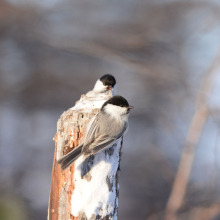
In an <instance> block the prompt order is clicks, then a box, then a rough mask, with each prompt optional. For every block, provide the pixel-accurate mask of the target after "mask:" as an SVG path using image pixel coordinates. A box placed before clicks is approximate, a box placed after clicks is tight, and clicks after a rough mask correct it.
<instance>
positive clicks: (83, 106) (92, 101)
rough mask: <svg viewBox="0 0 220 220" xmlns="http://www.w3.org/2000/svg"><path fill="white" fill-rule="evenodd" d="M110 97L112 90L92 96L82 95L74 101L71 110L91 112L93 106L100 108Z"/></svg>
mask: <svg viewBox="0 0 220 220" xmlns="http://www.w3.org/2000/svg"><path fill="white" fill-rule="evenodd" d="M111 97H112V91H111V90H109V91H107V92H105V93H98V94H97V95H96V96H94V97H87V96H86V95H82V96H81V98H80V100H79V101H78V102H76V105H75V106H74V107H72V108H71V110H76V111H82V110H83V112H91V111H92V110H93V109H95V108H101V107H102V105H103V104H104V102H106V101H107V100H108V99H109V98H111Z"/></svg>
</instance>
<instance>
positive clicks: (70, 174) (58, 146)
mask: <svg viewBox="0 0 220 220" xmlns="http://www.w3.org/2000/svg"><path fill="white" fill-rule="evenodd" d="M111 96H112V93H111V92H109V93H107V94H103V95H100V96H99V97H96V98H93V99H91V98H90V99H88V98H87V97H86V96H84V95H83V96H82V97H81V99H80V100H79V101H78V102H77V103H76V105H75V107H73V108H71V109H69V110H68V111H66V112H64V113H63V114H62V115H61V117H60V119H59V120H58V122H57V133H56V135H55V137H54V140H55V151H54V160H53V168H52V178H51V189H50V198H49V205H48V220H58V219H59V220H69V219H75V220H76V219H77V220H82V219H83V220H95V219H100V220H101V219H103V220H104V219H105V220H107V219H114V220H116V219H117V209H118V194H119V184H118V175H119V170H120V168H119V165H120V158H121V148H122V139H120V140H119V141H118V142H117V143H116V144H114V145H112V146H110V147H109V148H108V149H106V150H103V151H101V152H99V153H97V154H96V155H95V156H90V157H89V158H87V159H86V160H84V158H83V156H81V157H79V158H78V159H77V160H76V161H75V163H74V164H72V165H71V166H70V167H69V168H67V169H66V170H64V171H62V170H61V169H60V165H59V164H57V160H58V159H59V158H60V157H61V156H63V155H64V154H66V153H68V152H69V151H71V150H72V149H74V148H75V147H77V146H78V145H79V144H80V143H81V142H82V141H83V139H84V135H85V129H86V125H87V124H88V122H89V121H90V119H91V118H92V117H93V116H94V115H95V114H97V113H98V112H99V110H100V107H101V106H102V104H103V103H104V102H105V101H106V100H107V99H109V98H110V97H111Z"/></svg>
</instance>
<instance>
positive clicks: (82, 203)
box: [71, 139, 121, 220]
mask: <svg viewBox="0 0 220 220" xmlns="http://www.w3.org/2000/svg"><path fill="white" fill-rule="evenodd" d="M120 147H121V139H119V140H118V141H117V142H116V143H115V144H114V152H113V155H111V156H109V155H108V154H105V150H102V151H101V152H99V153H97V154H96V155H95V158H94V161H93V166H92V168H91V170H90V174H91V176H92V178H91V180H90V181H87V180H86V179H82V178H81V166H82V162H83V161H84V157H83V156H81V157H79V158H78V159H77V160H76V162H75V172H74V176H73V178H74V179H73V181H74V183H75V189H74V192H73V195H72V198H71V207H72V209H71V214H72V215H73V216H78V215H79V213H80V212H85V214H86V217H87V218H88V219H89V218H91V216H92V214H96V215H98V214H99V215H101V216H102V218H103V217H105V216H106V215H109V214H110V213H112V214H113V212H114V207H115V202H116V203H117V201H116V200H115V198H116V186H115V175H116V172H117V169H118V165H119V151H120ZM107 176H108V177H109V178H110V182H111V183H113V187H112V191H109V187H108V185H107V182H106V177H107ZM116 205H117V206H118V203H117V204H116ZM101 208H102V210H101ZM112 219H113V220H116V219H117V214H116V215H114V217H113V218H112Z"/></svg>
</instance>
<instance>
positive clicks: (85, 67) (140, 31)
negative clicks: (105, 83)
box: [0, 0, 220, 220]
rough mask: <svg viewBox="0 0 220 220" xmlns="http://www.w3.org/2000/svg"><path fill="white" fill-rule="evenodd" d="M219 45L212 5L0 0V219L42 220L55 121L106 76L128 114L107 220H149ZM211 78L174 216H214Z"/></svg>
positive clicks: (219, 104) (152, 0) (215, 126)
mask: <svg viewBox="0 0 220 220" xmlns="http://www.w3.org/2000/svg"><path fill="white" fill-rule="evenodd" d="M219 43H220V1H218V0H216V1H215V0H204V1H180V0H136V1H130V0H126V1H125V0H121V1H116V0H111V1H100V0H93V1H91V0H83V1H82V0H81V1H80V0H77V1H71V0H62V1H61V0H44V1H38V0H1V1H0V219H2V220H26V219H27V220H29V219H31V220H32V219H33V220H42V219H46V216H47V206H48V199H49V192H50V179H51V169H52V160H53V154H54V141H53V137H54V135H55V133H56V122H57V120H58V118H59V117H60V115H61V114H62V113H63V111H65V110H67V109H68V108H70V107H72V106H74V105H75V102H76V101H77V100H79V98H80V96H81V94H85V93H86V92H87V91H88V90H91V89H92V88H93V86H94V84H95V82H96V80H97V79H98V78H99V77H101V76H102V75H104V74H107V73H109V74H112V75H114V76H115V78H116V80H117V93H118V94H120V95H122V96H124V97H126V99H127V100H128V101H129V103H130V104H131V105H132V106H134V107H135V108H134V110H133V111H132V113H131V116H130V130H129V132H128V133H127V135H126V136H125V138H124V146H123V156H122V161H121V173H120V179H119V183H120V198H119V219H120V220H133V219H137V220H142V219H148V220H156V219H160V218H161V216H163V213H164V210H165V207H166V204H167V200H168V198H169V195H170V192H171V189H172V185H173V181H174V178H175V175H176V172H177V169H178V164H179V161H180V156H181V153H182V149H183V147H184V145H185V141H186V136H187V132H188V130H189V127H190V124H191V123H192V118H193V114H194V110H195V104H196V99H197V95H198V93H199V87H200V83H201V81H202V80H203V77H204V74H205V73H206V72H207V69H208V68H209V67H210V65H212V61H213V59H214V57H215V55H216V53H217V52H218V47H219ZM219 62H220V60H219ZM219 72H220V71H219ZM213 81H214V84H213V86H212V90H211V92H210V94H204V96H207V97H208V108H209V111H208V117H207V120H206V123H205V126H204V128H203V130H202V132H201V134H200V138H199V140H200V141H199V143H198V145H197V147H196V152H195V158H194V162H193V167H192V170H191V175H190V179H189V182H188V185H187V191H186V195H185V198H184V203H183V205H182V207H181V209H180V210H179V212H178V219H183V220H184V219H190V220H191V219H192V220H197V219H198V220H201V219H204V220H205V219H213V220H214V219H220V176H219V171H220V160H219V156H220V147H219V144H220V139H219V132H220V74H219V73H217V74H216V75H215V77H214V79H213ZM213 207H214V208H215V209H214V210H215V211H213ZM216 207H217V208H216ZM210 210H211V211H210ZM210 212H211V213H214V214H212V215H208V214H207V213H210ZM198 213H199V214H198ZM201 213H205V214H202V216H203V218H201V217H198V216H201ZM204 216H205V217H204Z"/></svg>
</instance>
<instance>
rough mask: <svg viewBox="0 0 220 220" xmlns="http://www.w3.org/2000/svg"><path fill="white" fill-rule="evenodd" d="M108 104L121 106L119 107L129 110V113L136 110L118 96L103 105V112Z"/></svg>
mask: <svg viewBox="0 0 220 220" xmlns="http://www.w3.org/2000/svg"><path fill="white" fill-rule="evenodd" d="M108 104H111V105H116V106H119V107H122V108H123V107H124V108H127V109H128V112H129V110H130V109H132V108H134V107H133V106H130V105H129V104H128V101H127V100H126V99H125V98H124V97H122V96H120V95H116V96H113V97H111V98H110V99H109V100H107V101H106V102H105V103H104V104H103V105H102V108H101V110H103V109H104V108H105V106H106V105H108Z"/></svg>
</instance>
